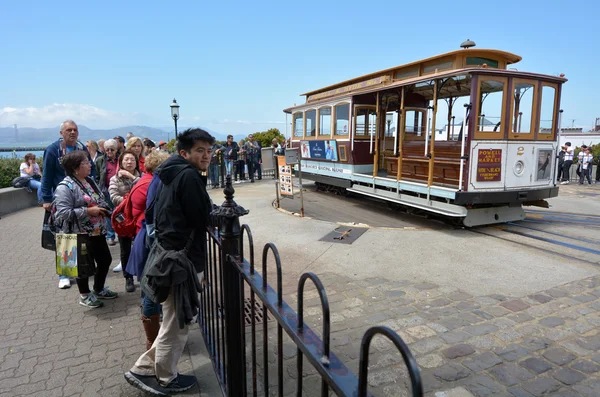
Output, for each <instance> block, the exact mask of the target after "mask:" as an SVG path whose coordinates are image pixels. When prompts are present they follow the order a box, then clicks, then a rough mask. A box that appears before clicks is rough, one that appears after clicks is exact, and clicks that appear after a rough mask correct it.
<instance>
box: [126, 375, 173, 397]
mask: <svg viewBox="0 0 600 397" xmlns="http://www.w3.org/2000/svg"><path fill="white" fill-rule="evenodd" d="M123 376H125V380H126V381H127V383H129V384H130V385H131V386H133V387H137V388H138V389H140V390H143V391H145V392H148V393H150V394H154V395H155V396H167V395H168V393H167V392H165V391H163V389H164V388H163V387H162V386H161V385H159V384H158V380H157V379H156V377H155V376H154V375H148V376H146V375H138V374H135V373H133V372H131V371H127V372H125V374H124V375H123Z"/></svg>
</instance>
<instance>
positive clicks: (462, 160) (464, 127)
mask: <svg viewBox="0 0 600 397" xmlns="http://www.w3.org/2000/svg"><path fill="white" fill-rule="evenodd" d="M470 107H471V105H470V104H466V103H465V114H464V116H463V125H462V140H461V143H460V172H459V175H458V191H462V190H463V173H464V168H465V140H466V139H465V137H466V135H467V113H468V112H469V108H470Z"/></svg>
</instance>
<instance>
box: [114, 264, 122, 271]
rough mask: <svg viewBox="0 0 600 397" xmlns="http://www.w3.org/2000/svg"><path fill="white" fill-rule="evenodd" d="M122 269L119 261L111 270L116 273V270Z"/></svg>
mask: <svg viewBox="0 0 600 397" xmlns="http://www.w3.org/2000/svg"><path fill="white" fill-rule="evenodd" d="M122 271H123V265H122V264H121V262H119V264H118V265H117V266H115V267H113V272H115V273H118V272H122Z"/></svg>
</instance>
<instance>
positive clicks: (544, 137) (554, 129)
mask: <svg viewBox="0 0 600 397" xmlns="http://www.w3.org/2000/svg"><path fill="white" fill-rule="evenodd" d="M544 87H550V88H554V104H553V107H552V126H551V131H550V133H549V134H545V133H542V120H541V118H542V106H544ZM539 90H540V94H539V106H538V109H540V112H539V115H538V123H537V129H536V138H535V139H536V140H540V141H554V140H555V139H556V133H557V125H558V123H557V121H558V117H559V116H558V111H557V109H558V106H559V105H558V99H559V95H558V84H556V83H547V82H544V81H542V82H540V84H539Z"/></svg>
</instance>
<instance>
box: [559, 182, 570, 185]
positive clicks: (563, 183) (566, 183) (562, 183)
mask: <svg viewBox="0 0 600 397" xmlns="http://www.w3.org/2000/svg"><path fill="white" fill-rule="evenodd" d="M560 184H561V185H568V184H569V181H564V182H561V183H560Z"/></svg>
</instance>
